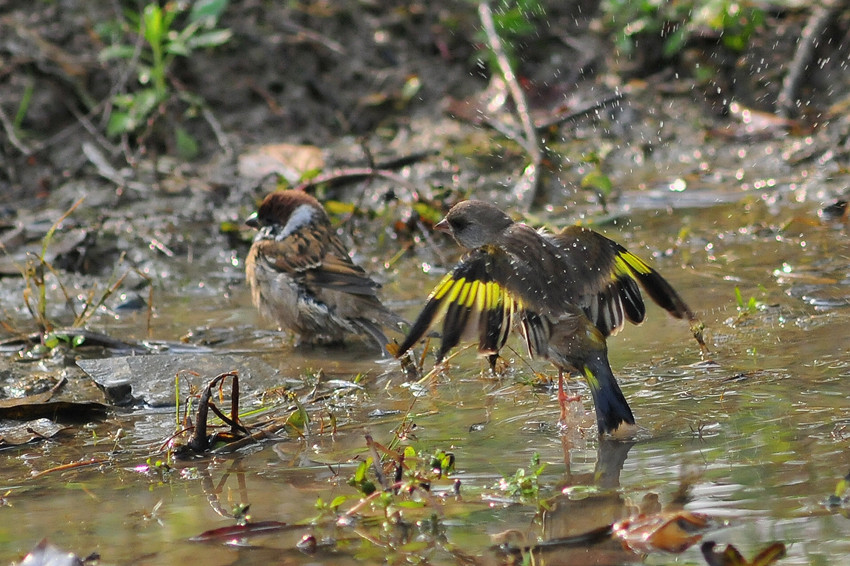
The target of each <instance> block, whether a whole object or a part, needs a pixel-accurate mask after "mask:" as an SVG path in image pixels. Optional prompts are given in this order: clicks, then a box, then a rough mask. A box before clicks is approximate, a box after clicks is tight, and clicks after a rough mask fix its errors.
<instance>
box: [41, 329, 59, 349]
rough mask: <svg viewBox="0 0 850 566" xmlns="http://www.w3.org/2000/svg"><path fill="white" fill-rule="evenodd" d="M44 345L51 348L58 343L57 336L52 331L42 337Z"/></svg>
mask: <svg viewBox="0 0 850 566" xmlns="http://www.w3.org/2000/svg"><path fill="white" fill-rule="evenodd" d="M44 345H45V346H47V347H48V348H50V349H51V350H52V349H53V348H55V347H56V346H58V345H59V337H58V336H56V334H54V333H52V332H51V333H49V334H47V335H46V336H45V337H44Z"/></svg>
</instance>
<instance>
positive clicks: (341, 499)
mask: <svg viewBox="0 0 850 566" xmlns="http://www.w3.org/2000/svg"><path fill="white" fill-rule="evenodd" d="M346 501H348V496H347V495H337V496H336V497H334V500H333V501H331V504H330V505H329V506H328V507H330V508H331V509H336V508H338V507H339V506H340V505H342V504H343V503H345V502H346Z"/></svg>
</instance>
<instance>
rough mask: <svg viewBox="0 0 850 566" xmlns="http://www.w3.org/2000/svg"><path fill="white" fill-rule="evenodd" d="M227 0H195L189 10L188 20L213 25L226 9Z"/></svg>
mask: <svg viewBox="0 0 850 566" xmlns="http://www.w3.org/2000/svg"><path fill="white" fill-rule="evenodd" d="M228 4H229V2H228V0H197V1H196V2H195V3H194V4H193V5H192V11H191V12H189V21H190V22H199V21H202V20H203V21H204V23H206V25H209V26H214V25H215V24H217V23H218V20H219V18H221V15H222V14H223V13H224V11H225V10H226V9H227V5H228Z"/></svg>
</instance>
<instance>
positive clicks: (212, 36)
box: [186, 29, 233, 49]
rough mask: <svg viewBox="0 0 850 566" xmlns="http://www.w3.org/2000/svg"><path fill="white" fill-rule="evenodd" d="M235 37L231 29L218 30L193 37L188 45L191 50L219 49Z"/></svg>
mask: <svg viewBox="0 0 850 566" xmlns="http://www.w3.org/2000/svg"><path fill="white" fill-rule="evenodd" d="M232 37H233V32H232V31H230V30H229V29H216V30H212V31H206V32H202V33H199V34H196V35H193V36H192V37H190V38H189V39H188V41H187V42H186V45H187V46H188V47H189V48H190V49H202V48H205V47H218V46H219V45H224V44H225V43H227V42H228V41H230V39H231V38H232Z"/></svg>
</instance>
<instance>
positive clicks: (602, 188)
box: [581, 169, 614, 197]
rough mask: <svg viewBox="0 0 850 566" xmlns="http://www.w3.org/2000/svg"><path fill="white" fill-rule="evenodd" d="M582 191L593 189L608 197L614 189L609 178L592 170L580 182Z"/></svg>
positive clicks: (596, 170) (600, 172)
mask: <svg viewBox="0 0 850 566" xmlns="http://www.w3.org/2000/svg"><path fill="white" fill-rule="evenodd" d="M581 186H582V188H584V189H594V190H596V191H598V192H599V193H600V194H602V195H603V196H606V197H607V196H609V195H610V194H611V191H612V190H613V188H614V184H613V183H612V182H611V178H610V177H608V175H606V174H604V173H603V172H602V171H600V170H598V169H594V170H593V171H591V172H590V173H588V174H587V175H585V176H584V178H583V179H582V180H581Z"/></svg>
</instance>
